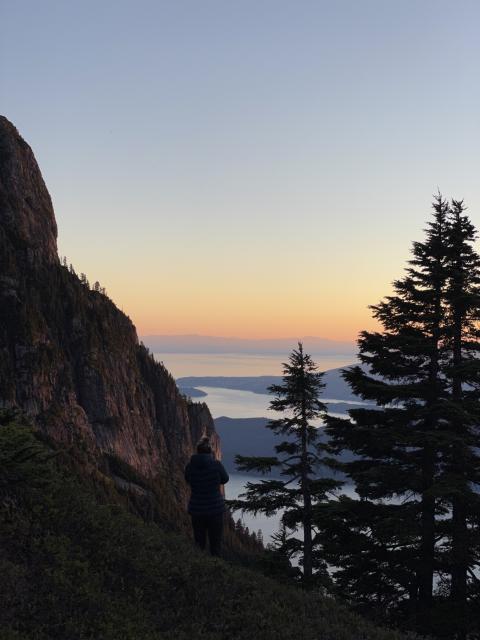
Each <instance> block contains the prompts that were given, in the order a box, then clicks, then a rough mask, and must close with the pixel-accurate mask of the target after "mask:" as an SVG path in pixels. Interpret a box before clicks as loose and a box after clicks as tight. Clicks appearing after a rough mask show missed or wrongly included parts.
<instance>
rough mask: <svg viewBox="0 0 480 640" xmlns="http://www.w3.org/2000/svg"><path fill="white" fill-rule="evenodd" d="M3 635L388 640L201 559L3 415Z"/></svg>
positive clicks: (330, 609) (227, 565)
mask: <svg viewBox="0 0 480 640" xmlns="http://www.w3.org/2000/svg"><path fill="white" fill-rule="evenodd" d="M0 423H1V424H0V574H1V576H2V579H1V580H0V600H1V602H2V607H1V608H0V629H1V631H0V637H1V638H2V640H46V639H53V638H56V639H57V638H58V639H60V638H61V639H65V638H68V639H69V640H80V639H82V640H83V639H92V640H93V639H96V640H98V639H102V640H130V639H131V640H154V639H162V640H167V639H172V640H173V639H175V640H181V639H182V638H189V639H190V638H205V639H212V640H213V639H218V640H220V639H221V638H222V639H223V638H229V639H245V640H246V639H247V638H248V640H251V638H262V640H268V639H269V638H272V639H273V638H275V639H277V638H280V639H281V638H285V639H286V638H305V639H307V638H311V639H312V640H313V639H314V638H315V639H320V638H321V639H322V640H328V639H331V640H334V639H335V640H350V639H351V638H355V640H360V639H361V638H365V639H366V638H371V639H372V640H373V639H378V640H394V639H399V640H400V638H402V637H406V636H401V635H400V634H398V633H396V632H393V631H389V630H381V629H377V628H376V627H374V626H373V625H371V624H370V623H368V622H366V621H363V620H362V619H361V618H359V617H357V616H355V615H352V614H350V613H349V612H347V611H346V610H345V609H343V608H342V607H340V606H338V605H336V603H335V602H334V601H332V600H331V599H327V598H322V597H320V596H318V595H315V594H312V593H310V594H305V593H303V592H302V591H301V590H300V589H297V588H295V587H289V586H286V585H282V584H280V583H279V582H278V581H275V580H273V579H272V578H268V577H265V576H263V575H261V574H260V573H259V572H258V571H254V570H252V569H248V568H244V567H241V566H238V564H233V563H231V562H228V561H225V560H219V559H212V558H210V557H206V556H205V555H203V554H202V553H200V552H198V551H197V550H196V549H195V548H194V547H193V546H192V544H191V542H190V541H189V540H188V538H187V537H185V536H182V535H180V534H178V533H173V532H168V531H165V530H162V528H161V527H160V526H159V525H158V524H156V523H146V522H144V521H143V520H142V519H141V518H139V517H137V516H135V515H133V514H132V513H129V512H128V510H127V509H126V508H125V507H124V506H122V505H121V504H118V503H117V504H115V503H113V501H112V500H110V501H107V502H102V501H100V500H99V499H98V496H96V495H95V493H94V492H93V491H92V489H91V486H90V485H89V484H88V482H87V481H86V479H83V480H82V478H81V476H79V475H78V474H76V473H75V472H74V471H72V469H71V468H70V467H69V466H68V465H66V464H65V462H64V460H63V458H62V454H59V453H58V452H54V451H53V450H52V449H51V448H50V447H49V446H47V445H46V444H45V443H44V442H42V441H41V440H40V439H39V436H38V435H37V434H36V433H35V432H34V431H33V430H31V429H30V428H29V427H27V426H24V425H22V424H19V423H18V420H17V421H15V420H12V419H11V418H9V417H8V416H5V415H4V416H3V417H2V418H1V419H0Z"/></svg>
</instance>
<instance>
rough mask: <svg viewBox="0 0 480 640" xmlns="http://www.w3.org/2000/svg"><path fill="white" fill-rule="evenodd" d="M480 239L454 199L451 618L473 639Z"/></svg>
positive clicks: (478, 561)
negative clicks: (479, 245) (478, 241)
mask: <svg viewBox="0 0 480 640" xmlns="http://www.w3.org/2000/svg"><path fill="white" fill-rule="evenodd" d="M476 238H477V232H476V230H475V228H474V226H473V225H472V223H471V221H470V220H469V218H468V216H467V215H466V214H465V207H464V205H463V202H462V201H457V200H453V201H452V206H451V212H450V225H449V233H448V256H447V265H446V266H447V272H448V280H447V290H446V314H447V320H446V330H445V344H446V349H447V358H445V362H444V365H443V373H444V376H445V379H446V380H448V383H449V394H450V395H449V405H448V417H449V420H448V425H449V427H450V430H451V432H450V437H449V441H448V446H447V447H446V448H445V453H444V460H443V462H444V465H443V469H444V486H445V489H446V494H447V497H448V499H449V502H450V506H451V518H450V520H449V522H448V525H449V526H447V528H446V532H447V537H448V540H449V546H448V550H447V551H448V553H447V558H448V562H447V567H446V568H447V570H448V571H449V573H450V575H451V589H450V614H451V617H450V619H451V620H452V621H453V623H454V624H453V629H452V630H453V633H454V637H455V638H456V639H458V640H464V639H465V638H467V635H468V633H469V631H470V632H471V628H472V626H473V625H474V624H476V625H477V626H478V624H479V613H478V608H479V601H478V599H475V595H474V594H475V587H474V583H475V582H476V581H478V567H479V565H480V557H479V554H480V545H479V540H478V513H479V512H480V500H479V493H478V492H479V485H480V453H479V446H480V427H479V425H480V357H479V352H480V342H479V339H480V330H479V323H480V257H479V255H478V254H477V253H476V251H475V249H474V242H475V240H476ZM469 623H470V624H469ZM478 631H480V629H478V628H477V632H478Z"/></svg>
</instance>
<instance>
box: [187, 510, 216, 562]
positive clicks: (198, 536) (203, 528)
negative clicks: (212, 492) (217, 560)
mask: <svg viewBox="0 0 480 640" xmlns="http://www.w3.org/2000/svg"><path fill="white" fill-rule="evenodd" d="M192 526H193V536H194V538H195V543H196V544H197V545H198V546H199V547H200V549H205V547H206V544H207V533H208V542H209V543H210V553H211V554H212V556H219V555H220V547H221V545H222V532H223V513H220V514H218V515H216V516H193V515H192Z"/></svg>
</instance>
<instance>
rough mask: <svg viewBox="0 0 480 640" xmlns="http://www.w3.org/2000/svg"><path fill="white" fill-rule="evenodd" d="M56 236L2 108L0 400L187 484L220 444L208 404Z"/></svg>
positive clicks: (72, 438) (34, 171) (94, 448)
mask: <svg viewBox="0 0 480 640" xmlns="http://www.w3.org/2000/svg"><path fill="white" fill-rule="evenodd" d="M56 237H57V227H56V222H55V216H54V212H53V208H52V203H51V200H50V196H49V194H48V191H47V189H46V186H45V183H44V181H43V179H42V176H41V173H40V170H39V168H38V165H37V163H36V161H35V158H34V155H33V153H32V151H31V149H30V147H29V146H28V145H27V143H26V142H25V141H24V140H23V139H22V138H21V137H20V135H19V134H18V132H17V131H16V129H15V127H14V126H13V125H12V124H11V123H10V122H9V121H8V120H7V119H6V118H3V117H0V407H4V408H19V409H21V410H22V411H24V412H25V413H27V414H28V415H29V416H30V417H31V418H32V419H33V421H34V422H35V424H36V425H38V427H39V428H40V429H42V430H44V431H45V432H47V433H48V435H49V436H50V437H52V438H53V439H55V440H56V441H59V442H62V443H65V444H78V443H79V442H81V443H82V446H85V447H87V448H88V450H89V452H90V453H91V454H92V455H93V456H94V457H95V456H96V457H97V458H99V459H100V458H102V457H103V456H105V454H108V455H114V456H115V457H117V458H120V459H121V460H123V461H124V462H127V463H128V464H130V465H131V466H133V467H134V468H135V469H136V470H137V471H138V472H140V473H141V474H142V475H144V476H146V477H148V478H155V477H157V476H159V475H161V476H165V475H166V474H167V476H168V475H169V474H171V476H172V478H173V479H174V480H176V482H175V484H176V485H177V486H178V487H183V486H184V482H183V480H182V478H181V475H182V473H183V466H184V464H185V463H186V461H187V460H188V458H189V456H190V454H191V453H192V450H193V447H194V444H195V442H196V441H197V440H198V438H199V437H200V435H202V433H204V432H206V433H208V434H209V435H211V437H212V440H213V442H214V444H215V446H216V448H217V454H218V453H219V440H218V436H217V435H216V434H215V431H214V426H213V421H212V418H211V416H210V413H209V411H208V408H207V407H206V405H201V404H192V403H188V402H187V401H186V400H185V399H184V398H183V397H182V396H181V395H180V393H179V391H178V389H177V387H176V385H175V381H174V380H173V378H172V377H171V376H170V374H169V373H168V372H167V371H166V369H165V368H164V367H163V366H162V365H160V364H159V363H157V362H155V361H154V360H153V358H152V357H151V356H150V355H149V353H148V351H147V350H146V349H145V348H144V347H143V345H141V344H139V342H138V338H137V335H136V331H135V327H134V326H133V324H132V323H131V321H130V319H129V318H128V317H127V316H125V315H124V314H123V313H122V312H120V311H119V310H118V309H117V308H116V307H115V305H114V304H113V303H112V302H111V301H110V300H109V299H108V298H107V297H106V296H105V295H103V294H102V293H99V292H97V291H92V290H90V289H89V288H88V286H86V285H85V284H83V283H82V282H81V281H80V280H79V278H78V277H77V276H76V275H75V274H74V273H71V272H70V271H69V270H68V269H67V268H66V267H64V266H62V265H61V264H60V262H59V259H58V256H57V247H56ZM177 493H178V498H179V500H184V499H185V490H184V489H182V488H180V489H179V490H178V492H177Z"/></svg>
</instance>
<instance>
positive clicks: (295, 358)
mask: <svg viewBox="0 0 480 640" xmlns="http://www.w3.org/2000/svg"><path fill="white" fill-rule="evenodd" d="M283 374H284V375H283V380H282V382H283V384H281V385H272V386H271V387H269V391H270V392H271V393H272V394H274V399H273V400H272V401H271V402H270V409H272V410H274V411H277V412H280V413H281V414H282V416H281V417H280V418H277V419H274V420H271V421H270V422H269V423H268V425H267V427H268V428H270V429H272V431H273V432H274V433H275V434H276V435H278V436H282V437H283V438H284V439H283V440H282V441H281V442H280V443H279V444H278V445H276V447H275V450H276V453H277V455H276V456H271V457H245V456H241V455H238V456H236V463H237V468H238V469H240V470H242V471H257V472H260V473H262V474H270V473H271V471H272V469H276V470H277V472H279V474H280V477H279V478H270V479H268V480H261V481H260V482H248V483H247V485H246V491H245V493H244V494H242V495H241V496H240V498H243V499H242V500H235V501H232V503H231V504H232V506H233V508H236V509H242V510H243V511H249V512H252V513H254V514H256V513H259V512H260V513H264V514H265V515H267V516H270V515H273V514H275V513H277V512H279V511H283V515H282V523H283V525H284V529H283V530H284V533H285V532H286V530H287V529H288V530H289V533H290V535H289V536H288V538H287V539H286V541H285V545H284V547H285V549H284V550H285V551H286V553H288V555H289V556H290V557H292V556H300V558H301V560H300V561H301V564H302V565H303V583H304V585H305V586H310V585H311V584H312V577H313V575H314V573H316V574H317V577H318V578H320V577H321V578H322V579H324V578H325V574H326V569H325V566H324V563H323V561H318V560H317V561H315V557H314V536H315V527H314V523H313V521H312V514H313V508H314V506H315V504H316V503H318V502H319V501H323V500H325V499H326V496H327V493H328V492H329V491H332V490H334V489H336V488H337V487H338V486H340V485H341V483H339V482H337V481H335V480H332V479H330V478H317V477H316V469H317V468H318V466H319V464H321V463H322V461H323V459H322V457H321V453H322V445H321V444H320V442H319V437H318V436H319V433H318V428H317V427H316V426H315V425H314V424H313V422H314V421H318V420H319V419H320V418H322V417H323V416H324V415H325V412H326V407H325V405H324V404H323V403H322V402H321V401H320V400H319V394H320V392H321V390H322V389H323V387H324V386H325V385H324V383H323V382H322V377H323V373H319V372H318V371H317V366H316V365H315V363H314V362H313V360H312V359H311V357H310V356H309V355H308V354H306V353H304V350H303V345H302V343H301V342H299V343H298V349H294V350H293V351H292V353H291V355H290V358H289V362H288V363H284V365H283ZM299 528H300V529H301V535H302V539H299V538H297V537H295V535H294V534H295V532H296V531H298V529H299Z"/></svg>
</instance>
